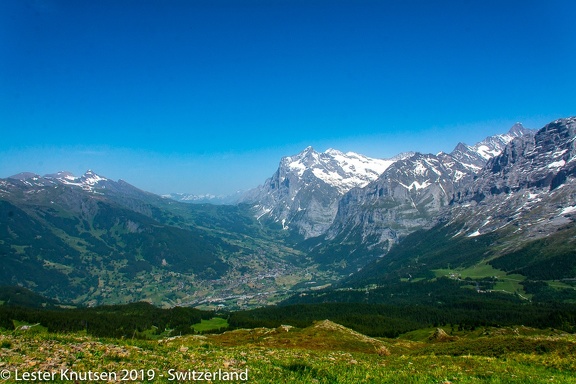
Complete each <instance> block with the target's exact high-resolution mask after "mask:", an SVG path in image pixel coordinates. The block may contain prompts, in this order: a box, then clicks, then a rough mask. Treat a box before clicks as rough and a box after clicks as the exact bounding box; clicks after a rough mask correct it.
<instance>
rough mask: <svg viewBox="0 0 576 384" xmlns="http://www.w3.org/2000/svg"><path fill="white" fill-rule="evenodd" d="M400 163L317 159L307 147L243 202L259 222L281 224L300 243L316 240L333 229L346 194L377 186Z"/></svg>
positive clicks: (331, 155)
mask: <svg viewBox="0 0 576 384" xmlns="http://www.w3.org/2000/svg"><path fill="white" fill-rule="evenodd" d="M399 158H402V156H400V157H398V158H394V159H388V160H382V159H372V158H369V157H366V156H362V155H359V154H356V153H353V152H348V153H342V152H340V151H337V150H334V149H329V150H327V151H326V152H323V153H319V152H316V151H315V150H314V149H313V148H312V147H308V148H306V149H305V150H304V151H302V152H301V153H299V154H297V155H295V156H288V157H284V158H283V159H282V160H281V161H280V165H279V167H278V170H277V171H276V173H275V174H274V175H273V176H272V177H271V178H270V179H268V180H266V182H265V183H264V184H263V185H262V186H260V187H258V188H256V189H254V190H252V191H249V192H248V193H247V194H246V195H245V196H244V197H243V198H242V199H241V202H243V203H249V204H252V205H253V207H254V211H255V215H256V216H257V217H258V219H259V220H269V221H273V222H277V223H280V224H281V225H282V227H283V228H284V229H290V230H295V231H297V232H298V233H300V234H301V235H302V236H304V238H310V237H315V236H319V235H321V234H323V233H324V232H326V230H327V229H328V227H330V225H331V224H332V222H333V220H334V216H335V215H336V211H337V209H338V202H339V200H340V199H341V198H342V196H343V195H344V194H345V193H346V192H348V191H349V190H350V189H352V188H354V187H360V186H365V185H366V184H368V183H369V182H371V181H373V180H375V179H376V178H378V176H379V175H380V174H381V173H382V172H384V171H385V170H386V168H388V167H389V166H390V165H391V164H393V163H394V162H395V161H396V160H398V159H399Z"/></svg>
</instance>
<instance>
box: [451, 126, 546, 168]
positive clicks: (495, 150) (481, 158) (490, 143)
mask: <svg viewBox="0 0 576 384" xmlns="http://www.w3.org/2000/svg"><path fill="white" fill-rule="evenodd" d="M534 133H535V131H533V130H531V129H526V128H524V126H523V125H522V124H521V123H516V124H514V125H513V126H512V128H510V130H509V131H508V133H505V134H502V135H494V136H489V137H487V138H486V139H484V140H482V141H480V142H479V143H476V144H475V145H473V146H469V145H466V144H464V143H458V145H456V148H454V150H453V151H452V152H451V153H450V155H451V156H452V157H453V158H454V159H456V160H458V162H460V163H461V164H462V165H463V166H464V167H466V168H467V169H469V170H470V171H472V172H477V171H479V170H480V169H481V168H482V167H484V165H485V164H486V162H487V161H488V160H490V159H491V158H493V157H495V156H498V155H499V154H500V153H502V151H503V150H504V148H505V147H506V145H507V144H508V143H510V142H511V141H512V140H513V139H515V138H517V137H521V136H525V135H531V134H534Z"/></svg>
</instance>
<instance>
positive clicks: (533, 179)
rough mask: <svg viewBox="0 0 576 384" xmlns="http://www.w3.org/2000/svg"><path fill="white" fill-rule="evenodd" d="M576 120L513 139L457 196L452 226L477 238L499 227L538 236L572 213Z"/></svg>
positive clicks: (575, 188) (575, 202)
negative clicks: (457, 226)
mask: <svg viewBox="0 0 576 384" xmlns="http://www.w3.org/2000/svg"><path fill="white" fill-rule="evenodd" d="M575 141H576V117H571V118H567V119H559V120H556V121H554V122H552V123H550V124H548V125H546V126H545V127H544V128H542V129H541V130H539V131H538V132H537V133H536V135H526V136H522V137H519V138H516V139H514V140H513V141H511V142H510V143H509V144H508V145H507V146H506V147H505V149H504V150H503V151H502V153H501V154H500V155H499V156H497V157H494V158H493V159H491V160H490V161H489V162H488V163H487V164H486V166H485V167H484V168H483V169H482V170H481V171H480V172H478V174H477V175H476V178H475V180H473V181H472V182H470V183H468V184H466V185H464V186H462V187H461V188H459V190H458V191H457V192H456V195H455V204H454V206H453V207H452V209H451V211H450V212H449V213H448V217H449V222H450V223H455V222H459V223H464V224H463V227H462V233H463V234H466V235H468V236H477V235H480V234H484V233H489V232H493V231H495V230H498V229H506V230H510V231H512V232H514V233H529V237H531V238H538V237H544V236H547V235H549V234H550V233H551V232H553V231H556V230H557V228H558V227H559V226H563V225H566V224H567V223H570V222H571V220H572V219H571V217H575V218H576V216H573V215H574V214H575V213H576V179H575V177H576V148H575Z"/></svg>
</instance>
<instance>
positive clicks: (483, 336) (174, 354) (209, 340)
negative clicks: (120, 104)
mask: <svg viewBox="0 0 576 384" xmlns="http://www.w3.org/2000/svg"><path fill="white" fill-rule="evenodd" d="M575 352H576V337H575V336H574V335H570V334H564V333H559V332H554V331H537V330H532V329H524V328H516V329H512V328H510V329H483V330H477V331H476V332H469V333H468V334H459V335H455V336H452V335H448V334H446V333H444V332H443V331H440V330H434V329H429V330H421V331H419V332H413V333H411V334H409V335H405V336H403V337H402V338H398V339H374V338H369V337H367V336H364V335H361V334H359V333H357V332H355V331H352V330H350V329H347V328H345V327H342V326H340V325H338V324H335V323H332V322H329V321H323V322H317V323H315V324H314V325H313V326H311V327H308V328H304V329H297V328H293V327H289V326H282V327H279V328H277V329H267V328H257V329H252V330H235V331H229V332H226V333H223V334H219V335H206V336H202V335H189V336H182V337H175V338H169V339H160V340H132V339H124V340H120V339H100V338H94V337H91V336H86V335H82V334H53V333H46V332H39V333H34V332H26V331H2V333H0V380H1V381H0V382H4V383H16V382H46V381H49V382H59V381H60V382H121V381H128V382H155V383H163V382H182V383H185V382H194V381H206V379H208V378H210V379H212V380H213V381H214V382H225V381H234V382H248V383H576V360H575V359H574V355H575ZM43 375H44V376H43ZM46 375H47V376H46ZM89 375H91V376H89ZM210 376H211V377H210ZM46 378H49V379H50V380H46ZM195 379H196V380H195ZM201 379H203V380H201ZM227 379H234V380H227Z"/></svg>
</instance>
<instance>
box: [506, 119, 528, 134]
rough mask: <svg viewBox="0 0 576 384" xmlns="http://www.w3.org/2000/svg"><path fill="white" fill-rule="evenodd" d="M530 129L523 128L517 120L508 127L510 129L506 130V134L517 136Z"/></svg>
mask: <svg viewBox="0 0 576 384" xmlns="http://www.w3.org/2000/svg"><path fill="white" fill-rule="evenodd" d="M530 131H531V130H530V129H527V128H524V126H523V125H522V123H520V122H518V123H516V124H514V125H513V126H512V128H510V130H509V131H508V135H510V136H514V137H518V136H522V135H525V134H527V133H529V132H530Z"/></svg>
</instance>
